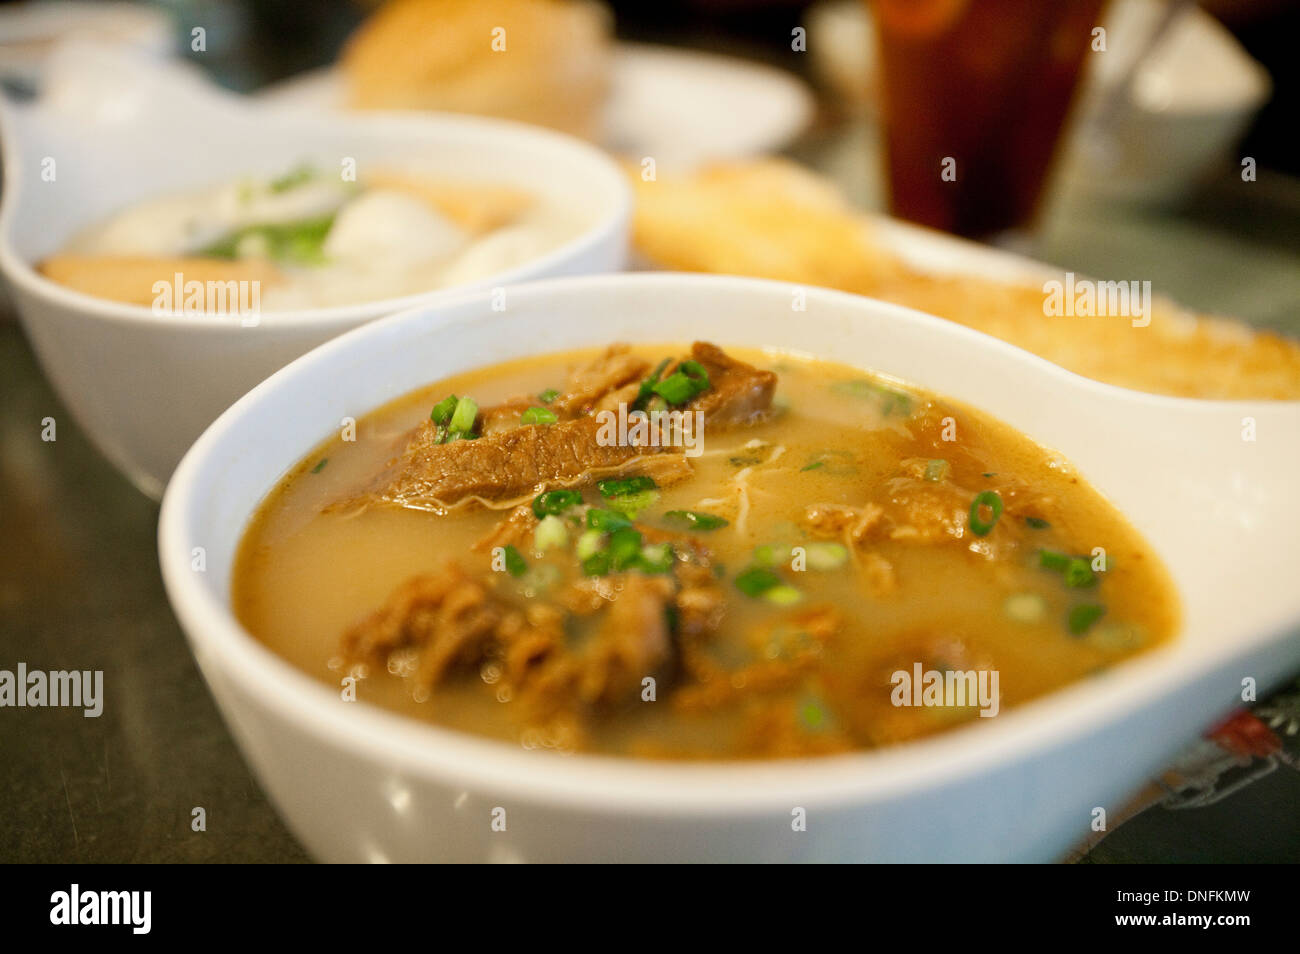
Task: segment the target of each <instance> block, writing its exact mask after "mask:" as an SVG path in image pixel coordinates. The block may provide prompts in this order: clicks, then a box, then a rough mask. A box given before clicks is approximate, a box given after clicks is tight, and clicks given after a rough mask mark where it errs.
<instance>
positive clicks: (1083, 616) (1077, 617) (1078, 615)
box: [1066, 603, 1106, 636]
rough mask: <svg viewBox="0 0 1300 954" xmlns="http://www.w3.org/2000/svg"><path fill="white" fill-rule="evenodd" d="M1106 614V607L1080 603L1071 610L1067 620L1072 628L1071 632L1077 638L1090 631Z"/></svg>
mask: <svg viewBox="0 0 1300 954" xmlns="http://www.w3.org/2000/svg"><path fill="white" fill-rule="evenodd" d="M1105 612H1106V607H1104V606H1101V605H1099V604H1097V603H1080V604H1079V605H1078V606H1075V607H1073V608H1072V609H1071V610H1070V613H1069V616H1068V617H1067V618H1066V619H1067V622H1068V623H1069V626H1070V632H1071V633H1073V634H1074V635H1075V636H1081V635H1083V634H1084V633H1086V632H1087V631H1088V628H1089V627H1090V626H1092V624H1093V623H1095V622H1097V620H1099V619H1101V617H1102V615H1103V614H1104V613H1105Z"/></svg>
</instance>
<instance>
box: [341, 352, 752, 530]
mask: <svg viewBox="0 0 1300 954" xmlns="http://www.w3.org/2000/svg"><path fill="white" fill-rule="evenodd" d="M648 372H650V364H649V362H648V361H646V359H644V358H641V357H639V356H636V355H633V354H631V353H629V351H628V350H627V347H626V346H625V345H614V346H612V347H610V348H608V349H607V350H606V351H605V352H604V353H603V354H601V355H600V356H599V357H598V358H596V359H595V360H593V361H591V362H589V363H587V364H585V365H583V366H581V367H579V368H577V369H576V370H575V371H573V372H572V373H571V374H570V375H569V379H568V381H567V382H566V385H565V387H564V389H563V390H562V391H560V392H559V393H558V395H557V396H556V397H554V398H552V400H551V401H550V402H549V404H547V405H546V406H537V404H536V402H535V401H532V400H530V399H528V398H516V399H511V400H510V401H507V402H504V403H502V404H499V405H495V406H493V407H489V408H487V409H485V410H479V409H478V408H477V406H474V407H473V409H472V411H471V412H470V413H469V414H468V415H467V420H465V421H464V422H463V428H462V430H461V431H460V432H459V433H455V432H453V429H451V428H449V423H454V419H444V418H447V417H448V415H449V414H451V415H454V414H455V413H456V412H457V411H458V410H459V405H458V404H456V405H452V404H449V405H448V406H447V408H446V409H444V412H443V414H442V415H441V416H439V415H438V410H437V409H435V415H434V416H432V417H431V418H430V420H428V421H425V422H424V423H422V424H421V425H420V426H419V427H417V428H415V430H414V431H412V432H411V433H410V434H408V435H407V436H406V437H405V439H404V442H405V446H404V447H403V449H402V451H401V453H400V454H399V455H398V456H397V457H396V458H395V459H394V460H393V461H392V462H390V464H389V465H388V466H387V467H386V468H385V469H384V471H383V472H382V473H381V474H379V475H378V476H377V477H376V478H375V479H374V480H373V481H372V482H371V484H370V486H368V487H367V488H366V489H365V490H364V491H363V492H361V493H360V494H356V495H354V496H353V497H351V498H349V499H348V500H346V501H344V502H343V503H342V504H340V506H342V507H345V508H351V507H355V506H357V505H364V504H367V503H376V502H381V503H387V504H397V505H399V506H403V507H410V508H413V509H418V510H441V509H443V508H446V507H451V506H455V505H457V504H459V503H461V502H463V501H466V500H469V499H475V500H478V501H480V502H482V503H486V504H489V505H510V504H512V503H515V502H518V501H519V500H520V499H521V498H522V497H524V496H526V495H530V494H534V493H537V492H539V491H541V490H545V489H549V488H556V487H573V486H578V485H582V484H588V483H591V482H592V481H594V480H596V479H597V478H599V477H610V476H627V475H645V476H650V477H652V478H653V479H654V480H655V482H656V483H658V484H659V485H661V486H667V485H670V484H672V483H674V482H676V481H679V480H683V479H685V478H686V477H689V476H690V474H691V466H690V463H689V461H687V460H686V459H685V455H684V454H683V451H682V448H681V446H672V442H671V441H670V440H669V439H668V437H667V436H666V435H665V434H664V433H663V431H662V430H661V425H658V424H655V425H654V426H653V427H648V428H646V429H645V431H644V432H642V433H639V434H638V433H636V432H632V433H631V434H630V436H629V438H628V440H626V441H617V442H616V441H611V440H609V439H607V435H609V433H610V430H609V429H610V423H609V422H608V420H607V419H606V418H605V417H602V416H601V414H602V412H606V411H610V412H612V411H616V410H617V409H618V408H619V406H620V405H621V406H622V407H623V408H624V410H625V411H626V412H631V413H644V414H646V415H647V421H655V420H657V418H655V413H654V412H655V411H656V410H660V411H680V412H685V413H687V414H695V412H698V413H699V415H701V416H702V417H701V420H702V422H703V426H705V427H708V428H709V429H711V430H723V429H725V428H728V427H736V426H743V425H747V424H752V423H754V422H756V421H759V420H761V419H762V418H763V417H764V416H765V415H766V414H767V412H768V410H769V409H770V407H771V403H772V395H773V393H774V392H775V389H776V375H775V374H773V373H772V372H771V371H763V370H760V369H758V368H755V367H754V366H753V365H750V364H746V363H745V362H743V361H737V360H735V359H734V358H732V357H730V356H729V355H727V354H726V353H725V352H724V351H723V350H722V349H721V348H718V347H717V346H716V345H711V344H708V343H706V342H696V343H695V344H694V345H693V346H692V348H691V353H690V356H689V357H688V358H683V359H679V360H676V361H664V362H662V363H661V364H660V366H659V367H658V368H656V369H655V370H654V372H653V373H650V374H649V376H647V373H648ZM452 397H453V398H454V397H455V396H454V395H453V396H452ZM449 400H450V399H449ZM530 411H533V412H535V416H534V417H533V418H531V419H530V417H529V416H528V414H529V412H530ZM471 424H472V427H471Z"/></svg>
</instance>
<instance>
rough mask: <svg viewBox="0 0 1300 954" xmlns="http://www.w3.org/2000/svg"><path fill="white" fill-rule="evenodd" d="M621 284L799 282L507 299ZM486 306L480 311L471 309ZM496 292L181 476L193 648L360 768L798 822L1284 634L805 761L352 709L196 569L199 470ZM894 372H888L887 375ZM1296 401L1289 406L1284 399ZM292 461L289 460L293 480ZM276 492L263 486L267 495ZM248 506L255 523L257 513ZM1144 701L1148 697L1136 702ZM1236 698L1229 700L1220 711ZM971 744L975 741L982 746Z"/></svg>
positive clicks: (298, 369) (981, 339)
mask: <svg viewBox="0 0 1300 954" xmlns="http://www.w3.org/2000/svg"><path fill="white" fill-rule="evenodd" d="M610 284H621V285H627V286H629V287H631V288H634V289H637V288H639V289H641V290H642V292H643V293H645V294H649V293H652V292H653V291H654V290H656V288H663V287H665V286H670V285H684V286H686V287H690V286H692V285H697V286H711V287H714V288H725V287H733V288H735V289H737V291H738V292H741V293H743V292H745V291H746V290H754V289H763V288H766V289H769V290H770V291H771V292H772V293H775V294H779V295H781V296H782V297H783V298H786V297H788V294H789V288H790V283H788V282H777V281H768V280H764V279H753V278H742V277H736V276H719V275H703V274H679V273H671V272H642V273H622V274H612V275H595V276H580V277H566V278H552V279H547V280H543V281H536V282H529V283H526V284H523V285H518V286H514V287H512V288H511V289H510V294H511V296H512V299H513V300H514V301H516V302H518V301H519V299H520V298H521V297H525V296H529V295H537V296H550V295H559V296H563V295H566V294H581V293H582V292H583V290H584V289H588V288H594V289H598V290H599V289H602V288H605V287H607V286H608V285H610ZM806 291H807V294H808V295H809V296H811V297H815V298H818V299H821V300H822V301H823V302H824V303H825V304H827V305H837V306H839V307H843V308H850V309H853V308H856V309H863V308H866V309H879V310H882V311H884V312H885V313H887V314H888V315H889V316H890V317H891V320H898V321H907V322H917V323H921V324H929V325H931V326H933V327H935V328H941V329H942V330H943V331H944V332H945V333H949V334H956V335H960V336H963V337H966V338H967V339H968V340H969V341H971V343H972V344H974V345H977V346H978V347H982V348H992V349H1008V350H1009V351H1011V352H1014V353H1016V355H1017V356H1018V357H1020V358H1022V359H1024V360H1027V361H1028V362H1030V363H1031V364H1033V365H1036V366H1037V371H1039V372H1043V373H1048V374H1054V375H1060V376H1064V377H1067V378H1070V379H1074V384H1075V385H1076V386H1079V387H1085V388H1089V389H1098V390H1100V391H1104V392H1110V393H1114V392H1120V393H1122V394H1123V395H1125V396H1126V397H1127V398H1129V399H1130V400H1133V401H1140V402H1144V403H1151V404H1154V405H1157V406H1160V405H1163V406H1167V407H1176V406H1186V405H1187V404H1188V403H1189V402H1191V403H1195V404H1200V405H1205V406H1211V405H1219V406H1228V407H1233V406H1239V405H1242V404H1243V403H1245V402H1236V401H1199V400H1196V399H1188V398H1177V397H1168V396H1164V395H1156V394H1147V393H1144V392H1137V391H1129V390H1127V389H1124V388H1119V387H1116V386H1113V385H1109V384H1104V383H1101V382H1098V381H1093V380H1091V379H1087V378H1082V377H1080V376H1078V375H1075V374H1073V373H1072V372H1069V371H1066V370H1065V369H1063V368H1061V367H1059V366H1057V365H1055V364H1052V363H1051V362H1048V361H1046V360H1045V359H1042V358H1038V357H1037V356H1034V355H1030V354H1028V353H1027V352H1024V351H1022V349H1019V348H1016V347H1015V346H1013V345H1010V344H1007V343H1006V342H1003V341H1001V340H999V339H996V338H992V337H990V336H987V335H984V334H982V333H980V332H977V331H974V330H973V329H970V328H966V327H965V326H961V325H955V324H954V323H952V322H949V321H946V320H944V319H941V318H936V317H933V316H931V315H926V314H924V313H922V312H917V311H913V310H912V309H909V308H904V307H902V306H900V305H895V304H892V303H888V302H881V301H878V300H875V299H868V298H864V297H863V296H859V295H853V294H850V293H847V292H839V291H834V290H830V289H823V288H812V287H809V288H807V289H806ZM475 306H482V307H475ZM466 307H469V308H474V311H473V312H472V313H469V314H464V315H456V316H448V315H437V314H434V315H430V314H429V312H430V311H431V310H434V309H437V310H439V311H441V310H443V309H446V310H447V311H452V310H453V309H456V308H466ZM491 317H492V313H491V308H490V295H489V294H485V293H482V292H479V293H474V294H466V295H463V296H460V297H458V298H456V299H452V300H446V301H441V302H438V303H437V304H436V305H434V306H426V307H422V308H416V309H411V310H409V311H406V312H402V313H400V314H397V315H392V316H389V317H388V318H385V319H382V320H380V321H377V322H371V323H370V324H367V325H364V326H362V327H359V328H357V329H354V330H352V331H349V332H347V333H345V334H343V335H340V336H339V337H337V338H334V339H331V340H330V341H328V342H326V343H325V344H323V345H321V346H319V347H317V348H315V349H313V350H312V351H310V352H308V353H307V354H306V355H304V356H303V357H301V358H299V359H297V360H296V361H294V362H292V363H291V364H289V365H287V366H286V367H284V368H282V369H281V370H280V371H278V372H276V373H275V374H274V375H272V376H271V377H269V378H267V379H266V380H265V381H263V382H262V383H261V384H259V385H258V386H257V387H256V388H254V389H253V390H252V391H250V392H248V394H246V395H245V396H244V397H243V398H241V399H240V400H239V401H238V402H237V403H236V404H234V405H233V406H232V407H230V408H229V409H228V410H227V411H226V412H225V413H224V414H222V415H221V417H220V418H218V419H217V420H216V421H215V422H214V423H213V424H212V425H211V426H210V427H209V428H208V429H207V430H206V431H205V432H204V434H203V435H202V437H200V438H199V440H198V441H197V442H196V443H195V444H194V446H193V447H192V448H191V449H190V451H189V452H188V453H187V454H186V455H185V458H184V459H183V460H182V461H181V463H180V465H179V466H178V467H177V469H176V472H175V474H174V475H173V477H172V480H171V482H170V484H169V485H168V487H167V492H166V494H165V496H164V498H163V503H162V511H161V514H160V517H159V527H158V542H159V560H160V565H161V568H162V575H163V581H164V584H165V587H166V590H167V595H168V598H169V600H170V602H171V604H172V607H173V610H174V611H175V613H176V616H177V618H178V619H179V620H180V622H181V624H182V627H183V629H184V630H185V633H186V637H187V639H188V640H189V642H190V645H191V648H192V649H193V651H194V653H195V655H196V657H197V658H199V660H200V664H201V666H203V667H204V668H206V665H207V663H205V662H204V660H215V661H216V662H217V663H218V664H219V667H220V670H221V671H222V672H223V673H237V674H238V678H239V680H240V681H241V683H243V684H244V688H245V690H246V691H249V692H256V693H257V695H258V697H259V698H260V699H261V700H262V702H263V703H264V704H265V705H266V706H267V707H268V708H271V709H273V710H275V713H276V715H277V716H278V717H280V718H281V719H283V720H284V721H285V722H287V723H291V724H294V725H295V726H297V728H298V729H299V731H302V732H305V733H308V734H310V735H315V736H320V737H328V738H329V739H330V742H331V744H332V745H333V746H334V747H335V748H338V749H345V750H347V751H348V752H349V753H353V754H356V755H358V757H359V758H360V759H365V760H375V759H380V760H382V761H383V762H384V763H385V764H387V765H390V766H396V767H399V769H400V770H401V771H405V772H410V773H412V774H413V775H416V776H424V775H436V776H438V777H440V778H451V779H458V780H461V781H463V783H464V784H465V787H466V788H467V789H471V790H476V791H478V790H482V789H485V788H491V789H493V790H497V791H508V790H513V791H520V790H521V789H522V790H523V792H524V793H525V794H526V796H527V797H528V798H529V799H530V800H533V801H536V802H541V803H547V804H552V805H565V806H569V807H575V808H579V807H580V808H581V809H582V810H584V811H589V812H592V813H597V814H606V815H616V814H618V813H620V812H626V811H629V810H636V809H640V810H645V811H652V812H660V813H669V814H673V815H676V816H679V817H691V816H695V817H717V816H719V815H720V814H730V815H733V816H735V815H740V814H759V813H769V812H772V811H785V812H788V811H789V810H790V807H791V806H808V805H818V806H820V807H828V806H843V805H866V804H870V803H872V802H875V801H879V800H881V799H883V798H886V797H889V796H890V795H892V794H897V793H899V792H903V791H918V790H920V789H923V788H930V787H938V786H942V785H949V784H958V783H960V781H961V780H962V779H963V778H969V777H973V776H977V775H980V774H984V773H987V772H989V771H991V770H993V769H995V768H998V767H1000V766H1006V765H1008V764H1009V763H1012V762H1014V761H1016V760H1017V759H1020V758H1023V757H1026V756H1028V755H1033V754H1037V753H1041V752H1042V751H1044V750H1047V749H1050V748H1054V747H1058V746H1063V745H1066V744H1068V743H1069V742H1071V741H1073V740H1075V739H1077V738H1079V737H1081V736H1084V735H1087V734H1089V733H1093V732H1096V731H1098V730H1099V729H1102V728H1105V727H1108V726H1111V725H1114V724H1116V723H1118V722H1120V721H1122V720H1123V719H1124V718H1125V717H1126V716H1127V715H1128V714H1130V713H1131V712H1132V711H1134V710H1137V709H1140V708H1142V707H1144V706H1146V705H1149V704H1152V703H1153V702H1154V701H1156V700H1158V699H1160V698H1161V697H1162V696H1164V695H1166V694H1168V693H1170V692H1173V691H1174V690H1176V689H1177V688H1178V686H1180V685H1182V684H1185V683H1187V682H1189V681H1191V680H1194V679H1196V678H1200V677H1202V676H1205V675H1206V674H1208V673H1210V672H1211V671H1212V670H1213V669H1214V668H1215V667H1216V666H1217V665H1219V664H1220V663H1221V662H1222V661H1223V660H1224V659H1226V658H1229V657H1232V656H1235V655H1238V654H1240V653H1243V652H1246V651H1251V650H1258V649H1260V648H1261V647H1263V646H1265V645H1267V644H1268V643H1270V642H1271V641H1273V640H1274V639H1275V638H1276V636H1277V634H1276V633H1274V632H1258V633H1252V634H1249V635H1248V636H1247V637H1246V638H1244V639H1242V640H1240V641H1238V642H1237V643H1235V644H1229V643H1230V641H1227V640H1224V641H1221V643H1219V644H1217V645H1215V646H1213V647H1209V648H1205V647H1189V645H1188V643H1187V641H1186V640H1185V639H1181V638H1179V637H1178V636H1175V638H1174V639H1173V640H1172V641H1171V642H1170V643H1168V644H1166V645H1164V646H1161V647H1157V648H1155V649H1153V650H1150V651H1148V652H1146V653H1143V654H1141V655H1139V656H1137V657H1134V658H1131V659H1129V660H1126V661H1124V662H1122V663H1120V664H1118V665H1116V666H1114V667H1112V668H1111V669H1109V670H1107V671H1105V672H1103V673H1101V674H1099V675H1096V676H1093V677H1090V678H1089V679H1086V680H1082V681H1079V682H1076V683H1073V684H1071V685H1069V686H1066V687H1064V688H1062V689H1060V690H1057V691H1055V692H1052V693H1049V694H1047V695H1046V696H1042V697H1039V698H1037V699H1035V700H1032V701H1030V702H1027V703H1024V704H1021V705H1018V706H1016V707H1015V708H1014V709H1012V710H1009V711H1008V712H1006V713H1003V714H1000V715H999V717H998V718H997V719H995V720H991V721H992V722H993V724H992V725H987V726H977V725H966V726H961V727H957V728H954V729H950V730H948V731H945V732H942V733H937V734H935V735H933V736H929V737H926V738H922V739H919V740H916V741H912V742H907V743H902V744H899V745H896V746H891V747H886V748H882V749H875V750H863V751H857V752H852V753H846V754H842V755H828V756H818V757H810V758H802V759H771V760H753V761H707V762H678V761H669V760H651V759H635V758H630V757H629V758H623V757H617V756H608V755H594V754H574V755H566V756H560V755H556V754H554V753H539V752H529V751H526V750H524V749H522V748H521V747H518V746H515V745H512V744H510V743H507V742H503V741H499V740H496V739H491V738H488V737H484V736H475V735H472V734H469V733H464V732H460V731H457V730H453V729H447V728H443V727H440V726H437V725H432V724H429V723H422V722H420V721H418V720H416V719H413V718H410V717H408V716H404V715H400V714H397V713H395V712H391V711H388V710H385V709H382V708H379V707H377V706H372V705H369V704H366V703H343V702H341V700H340V698H339V695H338V693H337V692H336V691H334V690H332V689H331V688H329V687H328V686H327V685H325V684H324V683H322V682H320V681H318V680H316V679H314V678H312V677H311V676H309V675H307V674H306V673H305V672H303V671H302V670H300V669H298V668H297V667H295V666H293V665H292V664H291V663H289V662H288V661H287V660H285V659H283V658H281V657H280V656H278V655H276V654H275V653H274V652H273V651H272V650H270V649H269V648H268V647H266V646H265V645H263V644H262V643H260V642H258V641H257V639H256V638H254V637H253V636H252V635H251V634H249V633H248V632H247V631H246V630H244V629H243V627H241V626H240V624H239V623H238V621H237V620H236V619H235V617H234V615H233V613H232V612H231V610H230V608H229V607H228V606H227V605H226V603H225V602H223V600H222V599H220V598H218V597H217V596H216V595H215V594H213V593H212V592H211V591H210V590H209V588H208V587H206V586H205V585H204V584H203V583H202V582H200V581H199V574H195V573H193V572H191V571H190V570H189V559H190V557H189V553H190V544H191V543H192V540H193V536H192V534H190V533H189V531H188V529H187V528H188V525H189V522H190V520H191V514H192V512H195V511H197V509H199V508H201V507H202V506H203V505H204V503H203V501H202V500H200V499H198V497H197V495H196V494H195V493H194V488H193V485H194V484H195V482H196V480H197V478H198V474H199V473H200V472H201V469H202V467H203V465H204V463H205V458H207V457H208V456H209V455H210V454H211V453H212V451H213V449H214V447H216V446H218V445H219V444H220V442H221V441H222V440H223V439H224V438H225V437H226V435H227V434H228V433H229V432H231V431H235V430H237V429H238V428H239V426H240V422H241V420H242V419H243V418H245V417H246V416H249V415H252V414H254V413H256V408H257V406H258V405H259V404H260V403H261V402H262V401H263V400H265V399H267V397H268V396H269V395H270V394H272V393H274V391H275V390H276V389H277V388H278V387H279V386H280V384H281V382H283V381H285V380H286V379H289V378H291V377H293V376H296V375H299V374H302V373H304V372H306V371H309V370H310V369H311V368H312V367H313V366H314V365H316V364H324V363H328V362H329V361H331V360H332V359H333V358H334V357H335V356H336V355H338V354H341V353H343V352H346V351H347V350H348V349H349V348H351V347H352V346H353V343H354V342H355V341H357V340H360V339H362V338H364V337H378V336H383V335H385V334H386V333H387V332H388V331H389V330H395V329H397V328H400V327H402V326H404V325H405V324H407V323H412V322H431V327H441V326H443V325H444V324H456V323H458V322H472V321H484V320H491ZM879 370H884V371H887V369H879ZM1277 403H1288V404H1290V403H1292V402H1277ZM296 462H297V461H296V459H295V460H290V461H286V462H285V469H286V470H287V469H288V468H289V467H291V466H292V465H293V464H294V463H296ZM271 489H272V488H271V487H267V488H264V491H263V493H264V494H265V493H269V492H270V490H271ZM260 502H261V501H260V500H259V501H253V502H250V508H251V509H250V514H249V516H251V513H252V512H253V510H255V509H256V506H257V505H258V504H260ZM1139 690H1140V691H1139ZM1226 708H1227V703H1226V702H1225V709H1226ZM972 733H976V734H974V735H972Z"/></svg>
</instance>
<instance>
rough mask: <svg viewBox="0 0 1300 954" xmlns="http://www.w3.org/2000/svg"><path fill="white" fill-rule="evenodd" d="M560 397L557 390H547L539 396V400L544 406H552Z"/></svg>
mask: <svg viewBox="0 0 1300 954" xmlns="http://www.w3.org/2000/svg"><path fill="white" fill-rule="evenodd" d="M559 396H560V392H559V391H558V390H557V389H555V388H547V389H546V390H545V391H543V392H542V393H541V394H539V395H537V400H539V401H541V402H542V403H543V404H550V403H551V402H552V401H554V400H555V399H556V398H557V397H559Z"/></svg>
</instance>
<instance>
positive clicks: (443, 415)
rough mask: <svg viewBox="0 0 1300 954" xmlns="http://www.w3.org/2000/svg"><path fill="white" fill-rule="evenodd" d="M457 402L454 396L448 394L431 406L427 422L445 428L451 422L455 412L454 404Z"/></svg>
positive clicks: (457, 399)
mask: <svg viewBox="0 0 1300 954" xmlns="http://www.w3.org/2000/svg"><path fill="white" fill-rule="evenodd" d="M459 400H460V398H458V397H456V395H454V394H448V395H447V396H446V397H445V398H443V399H442V400H441V401H439V402H438V403H437V404H435V405H434V406H433V410H432V411H430V412H429V420H431V421H433V423H435V424H439V425H442V426H444V427H445V426H446V425H447V424H449V423H450V422H451V415H452V414H453V413H454V412H455V410H456V402H457V401H459Z"/></svg>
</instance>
